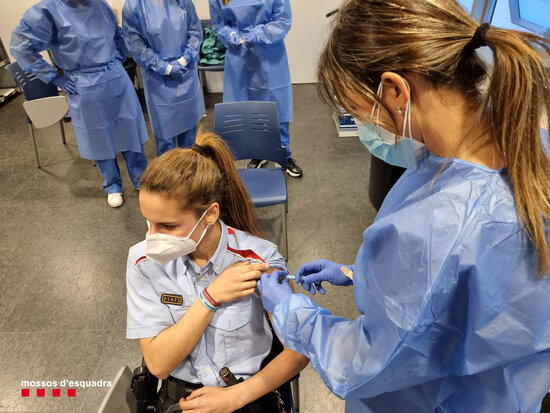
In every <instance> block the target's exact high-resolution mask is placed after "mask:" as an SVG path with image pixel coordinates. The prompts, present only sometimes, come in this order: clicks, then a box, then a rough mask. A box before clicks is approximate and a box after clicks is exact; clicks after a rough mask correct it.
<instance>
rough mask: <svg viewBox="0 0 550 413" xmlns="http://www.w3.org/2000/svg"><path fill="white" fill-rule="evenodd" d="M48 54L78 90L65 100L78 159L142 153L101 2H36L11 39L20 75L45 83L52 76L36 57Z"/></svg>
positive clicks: (117, 38) (118, 48) (111, 24)
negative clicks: (72, 128)
mask: <svg viewBox="0 0 550 413" xmlns="http://www.w3.org/2000/svg"><path fill="white" fill-rule="evenodd" d="M47 49H50V50H51V52H52V56H53V60H54V62H55V63H56V64H57V65H58V66H59V67H61V68H62V69H63V70H64V72H65V76H67V77H68V78H69V79H71V80H72V81H73V82H74V83H75V85H76V87H77V90H78V94H77V95H67V99H68V101H69V107H70V114H71V117H72V123H73V127H74V132H75V136H76V141H77V143H78V149H79V151H80V156H81V157H82V158H87V159H94V160H103V159H114V158H115V157H116V153H117V152H124V151H132V152H142V144H143V142H145V141H147V139H148V136H147V128H146V126H145V120H144V119H143V113H142V111H141V106H140V105H139V100H138V98H137V94H136V91H135V89H134V87H133V85H132V82H131V81H130V78H129V77H128V75H127V73H126V70H125V69H124V66H123V65H122V61H124V60H125V59H126V47H125V45H124V39H123V36H122V30H121V29H120V27H118V25H117V21H116V17H115V15H114V13H113V11H112V9H111V7H110V6H109V5H108V4H107V3H106V2H105V1H104V0H84V1H82V2H75V1H71V0H42V1H40V2H39V3H37V4H35V5H34V6H32V7H31V8H30V9H28V10H27V11H26V12H25V14H24V15H23V18H22V19H21V22H20V24H19V26H18V27H17V28H16V29H15V30H14V32H13V34H12V39H11V48H10V50H11V54H12V55H13V56H14V57H15V59H16V60H17V62H18V63H19V65H20V66H21V67H22V68H23V70H25V71H28V72H32V73H34V74H35V75H36V76H37V77H38V78H39V79H40V80H42V81H44V82H46V83H50V82H51V81H53V79H55V77H56V76H57V72H56V70H55V68H54V67H53V66H51V65H50V64H48V63H47V62H46V61H45V60H44V59H43V58H42V56H41V55H40V53H39V52H41V51H43V50H47Z"/></svg>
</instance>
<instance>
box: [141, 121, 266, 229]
mask: <svg viewBox="0 0 550 413" xmlns="http://www.w3.org/2000/svg"><path fill="white" fill-rule="evenodd" d="M193 148H194V149H181V148H178V149H173V150H171V151H168V152H166V153H165V154H163V155H162V156H160V157H158V158H156V159H154V160H153V161H152V162H151V163H150V164H149V166H148V167H147V169H146V170H145V172H144V174H143V176H142V178H141V188H142V190H144V191H148V192H151V193H154V194H159V195H162V196H164V197H166V198H170V199H177V200H178V201H179V205H180V207H181V209H182V210H193V211H194V212H195V214H196V215H197V217H199V216H200V215H202V213H203V212H204V211H205V210H206V209H207V208H208V207H209V206H210V205H211V204H212V203H213V202H217V203H218V204H219V205H220V217H221V219H222V220H223V222H225V223H226V224H228V225H230V226H232V227H235V228H238V229H240V230H243V231H247V232H249V233H250V234H252V235H255V236H257V237H262V238H263V232H262V229H261V228H260V224H259V223H258V217H257V216H256V210H255V209H254V205H253V204H252V200H251V199H250V195H249V194H248V192H247V191H246V188H245V187H244V185H243V183H242V181H241V178H240V177H239V173H238V172H237V169H236V168H235V159H234V158H233V155H232V154H231V151H230V149H229V147H228V146H227V144H226V143H225V142H224V141H223V140H222V139H221V138H220V137H219V136H217V135H216V134H214V133H211V132H204V131H201V130H199V132H198V133H197V137H196V139H195V145H194V146H193Z"/></svg>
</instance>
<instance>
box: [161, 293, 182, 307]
mask: <svg viewBox="0 0 550 413" xmlns="http://www.w3.org/2000/svg"><path fill="white" fill-rule="evenodd" d="M160 302H161V303H162V304H169V305H183V297H182V296H181V295H177V294H162V295H161V296H160Z"/></svg>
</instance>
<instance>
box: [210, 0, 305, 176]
mask: <svg viewBox="0 0 550 413" xmlns="http://www.w3.org/2000/svg"><path fill="white" fill-rule="evenodd" d="M209 4H210V17H211V18H212V24H213V29H214V31H215V32H216V34H217V35H218V38H219V39H220V40H221V41H222V42H223V43H224V44H225V46H226V47H227V51H226V53H225V71H224V82H223V101H224V102H234V101H246V100H263V101H272V102H273V101H274V102H277V109H278V112H279V122H280V123H279V127H280V129H281V145H282V146H283V147H285V148H286V153H287V169H286V172H287V173H288V174H289V175H290V176H292V177H295V178H297V177H301V176H302V175H303V171H302V168H300V167H299V166H298V165H297V164H296V160H295V159H294V158H292V151H291V150H290V134H289V122H292V120H293V104H292V83H291V81H290V69H289V68H288V59H287V55H286V48H285V43H284V39H285V37H286V35H287V34H288V31H289V30H290V27H291V26H292V12H291V10H290V2H289V0H209ZM264 163H265V161H263V160H261V159H253V160H252V161H251V162H250V163H249V165H248V168H260V167H261V166H262V165H263V164H264Z"/></svg>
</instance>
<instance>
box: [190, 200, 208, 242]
mask: <svg viewBox="0 0 550 413" xmlns="http://www.w3.org/2000/svg"><path fill="white" fill-rule="evenodd" d="M207 212H208V208H206V210H205V211H204V212H203V213H202V216H201V217H200V219H199V220H198V221H197V223H196V224H195V226H194V227H193V229H192V230H191V232H190V233H189V235H187V238H191V235H192V234H193V232H195V230H196V229H197V227H198V226H199V224H200V222H201V221H202V219H203V218H204V216H205V215H206V213H207ZM207 228H208V227H207ZM205 232H206V230H204V232H203V233H202V236H201V239H200V240H199V242H201V240H202V237H204V233H205ZM199 242H197V244H198V243H199Z"/></svg>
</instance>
